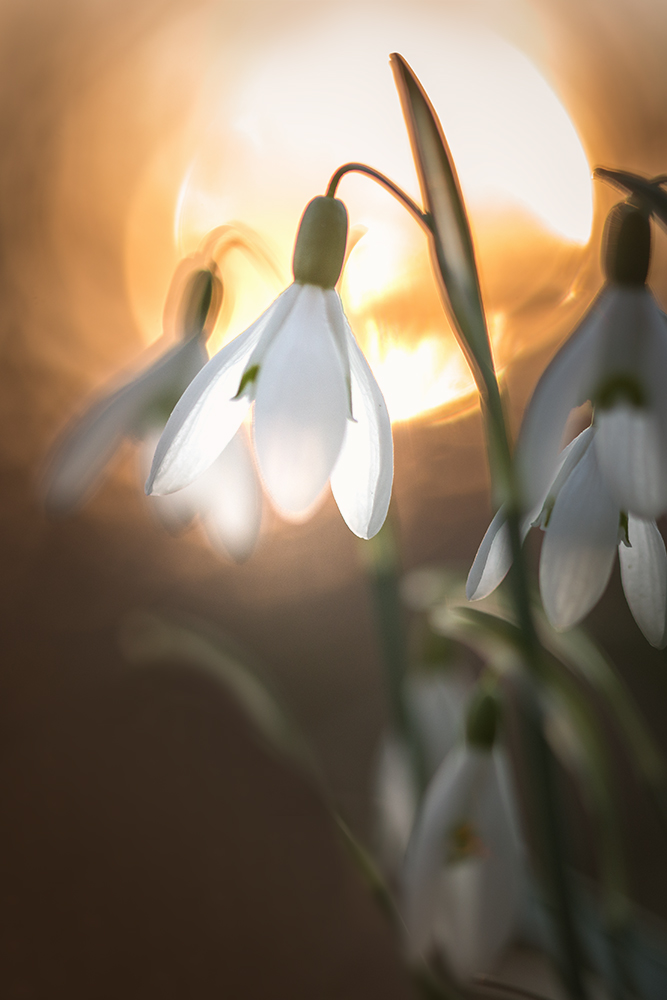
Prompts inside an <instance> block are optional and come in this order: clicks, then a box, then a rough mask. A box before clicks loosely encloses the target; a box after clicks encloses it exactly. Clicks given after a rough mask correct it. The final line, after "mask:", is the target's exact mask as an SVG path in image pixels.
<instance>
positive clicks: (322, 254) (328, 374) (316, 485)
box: [146, 197, 393, 538]
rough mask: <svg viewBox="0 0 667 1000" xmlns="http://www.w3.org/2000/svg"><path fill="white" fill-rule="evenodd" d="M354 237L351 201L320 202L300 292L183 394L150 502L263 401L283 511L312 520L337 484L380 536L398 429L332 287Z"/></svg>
mask: <svg viewBox="0 0 667 1000" xmlns="http://www.w3.org/2000/svg"><path fill="white" fill-rule="evenodd" d="M346 238H347V212H346V209H345V206H344V205H343V203H342V202H341V201H339V200H338V199H335V198H331V197H320V198H315V199H313V201H311V202H310V204H309V205H308V206H307V207H306V210H305V212H304V214H303V217H302V219H301V224H300V227H299V233H298V236H297V240H296V245H295V249H294V258H293V272H294V283H293V284H292V285H290V287H289V288H287V289H286V290H285V291H284V292H283V293H282V294H281V295H280V296H279V297H278V299H276V301H275V302H274V303H273V304H272V305H271V306H270V307H269V308H268V309H267V310H266V312H265V313H264V314H263V315H262V316H260V318H259V319H258V320H257V321H256V322H255V323H253V325H252V326H251V327H249V328H248V329H247V330H246V331H245V333H242V334H241V335H240V336H239V337H237V338H236V339H235V340H233V341H232V342H231V343H230V344H228V345H227V346H226V347H224V348H223V349H222V350H221V351H220V352H219V353H218V354H217V355H216V356H215V357H214V358H212V359H211V361H209V363H208V364H207V365H206V367H205V368H204V369H203V370H202V371H201V373H200V374H199V375H198V376H197V378H195V379H194V381H193V382H192V384H191V385H190V386H189V387H188V389H187V390H186V391H185V393H184V394H183V397H182V398H181V400H180V401H179V403H178V404H177V406H176V407H175V409H174V411H173V413H172V415H171V417H170V418H169V421H168V423H167V426H166V428H165V430H164V433H163V435H162V438H161V440H160V443H159V445H158V448H157V450H156V453H155V459H154V462H153V468H152V470H151V473H150V476H149V478H148V482H147V484H146V491H147V493H153V494H165V493H171V492H173V491H174V490H179V489H182V488H183V487H185V486H187V485H188V484H189V483H191V482H192V481H193V480H195V479H196V478H197V477H198V476H199V475H201V474H202V473H203V472H204V471H205V470H206V469H207V468H208V467H209V466H210V465H211V464H212V462H213V461H214V460H215V459H216V457H217V456H218V455H219V454H220V452H221V451H222V449H223V448H224V447H225V446H226V445H227V443H228V442H229V441H230V440H231V438H232V437H233V435H234V434H235V433H236V431H237V429H238V427H239V426H240V424H241V422H242V421H243V419H244V417H245V416H246V414H247V412H248V410H249V408H250V406H251V405H252V404H253V403H254V445H255V454H256V457H257V462H258V466H259V470H260V473H261V476H262V479H263V481H264V485H265V487H266V489H267V491H268V493H269V495H270V497H271V499H272V501H273V503H274V504H275V506H276V508H277V509H278V510H279V512H281V513H282V514H283V515H285V516H287V517H293V518H294V517H300V516H303V515H304V514H306V513H307V512H308V511H309V510H310V509H311V508H312V507H313V505H314V504H315V503H316V501H317V500H318V498H319V497H320V495H321V493H322V491H323V489H324V488H325V486H326V484H327V481H328V480H330V481H331V489H332V492H333V495H334V498H335V500H336V503H337V504H338V507H339V509H340V511H341V514H342V515H343V518H344V519H345V521H346V522H347V524H348V526H349V527H350V528H351V529H352V531H353V532H354V533H355V534H357V535H359V536H360V537H362V538H370V537H372V536H373V535H374V534H375V533H376V532H377V531H378V530H379V529H380V527H381V526H382V523H383V522H384V519H385V516H386V513H387V508H388V505H389V499H390V496H391V486H392V479H393V451H392V436H391V425H390V421H389V416H388V413H387V408H386V405H385V402H384V399H383V397H382V393H381V392H380V389H379V387H378V385H377V383H376V381H375V379H374V377H373V375H372V373H371V371H370V368H369V367H368V364H367V363H366V360H365V358H364V356H363V354H362V353H361V351H360V349H359V347H358V345H357V343H356V341H355V339H354V336H353V334H352V331H351V330H350V327H349V326H348V323H347V320H346V318H345V315H344V313H343V309H342V306H341V302H340V299H339V297H338V294H337V292H336V291H335V288H334V286H335V284H336V282H337V280H338V277H339V275H340V271H341V268H342V264H343V259H344V253H345V242H346Z"/></svg>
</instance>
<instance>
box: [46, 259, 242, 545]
mask: <svg viewBox="0 0 667 1000" xmlns="http://www.w3.org/2000/svg"><path fill="white" fill-rule="evenodd" d="M198 263H200V262H199V261H198V260H197V259H195V260H194V261H193V260H188V261H186V262H183V264H182V265H181V267H179V269H178V270H177V272H176V275H175V276H174V280H173V281H172V287H171V289H170V292H169V296H168V306H169V302H170V300H173V299H174V297H177V298H178V299H180V302H179V305H180V308H179V310H178V315H177V319H176V325H177V331H178V334H179V335H180V340H179V342H178V343H177V344H176V345H175V346H174V347H172V348H171V349H170V350H168V351H167V352H166V353H165V354H163V355H161V356H160V357H158V358H157V360H155V361H154V362H153V363H152V364H150V365H149V366H148V367H147V368H145V370H143V371H142V372H140V374H139V375H137V376H136V377H135V378H133V379H132V380H131V381H129V382H127V383H125V384H124V385H122V386H120V388H117V389H115V390H112V391H111V392H109V393H107V394H106V395H104V396H103V397H102V398H101V399H99V400H98V401H97V402H96V403H94V404H93V405H92V406H91V407H89V409H88V410H87V411H86V412H85V413H84V414H83V415H82V416H81V417H79V418H78V419H77V420H75V421H74V422H73V423H72V424H71V425H70V427H69V428H67V429H66V430H65V433H64V434H63V435H62V437H61V440H60V441H59V443H58V445H57V447H56V449H55V451H54V453H53V455H52V456H51V459H50V463H49V467H48V469H47V472H46V477H45V479H46V482H45V503H46V507H47V510H50V511H51V512H53V513H65V512H67V511H71V510H73V509H75V508H77V507H78V506H80V505H81V504H82V503H83V502H84V501H85V500H86V499H87V498H88V497H89V495H90V493H91V492H92V490H93V488H94V487H95V485H96V484H97V483H98V481H99V479H100V478H101V476H102V474H103V472H104V469H105V468H106V466H107V464H108V463H109V461H110V460H111V458H112V457H113V455H114V453H115V452H116V450H117V448H118V447H119V445H120V444H121V442H122V440H123V438H125V437H130V438H135V439H139V440H143V442H144V447H145V448H150V447H151V445H154V443H155V441H156V440H157V437H158V436H159V433H160V431H161V430H162V429H163V427H164V424H165V422H166V420H167V417H168V416H169V413H170V412H171V410H172V408H173V406H174V405H175V403H176V401H177V400H178V398H179V397H180V395H181V394H182V392H183V390H184V389H185V388H186V387H187V386H188V385H189V383H190V382H191V381H192V379H193V378H194V377H195V375H196V374H197V373H198V372H199V371H200V370H201V369H202V368H203V366H204V365H205V364H206V362H207V360H208V353H207V351H206V340H207V339H208V337H209V336H210V334H211V332H212V329H213V327H214V325H215V321H216V318H217V315H218V311H219V308H220V304H221V299H222V284H221V282H220V279H219V277H218V273H217V267H216V266H215V264H214V263H213V262H212V261H210V260H207V261H206V262H205V263H204V264H202V266H201V267H198V266H196V265H197V264H198ZM184 271H186V272H189V273H188V280H187V281H186V283H185V288H183V272H184ZM167 313H168V309H166V310H165V315H167ZM151 456H152V452H151ZM155 512H156V513H157V515H158V517H159V518H160V519H161V520H162V521H163V523H164V524H165V525H166V526H167V527H170V528H175V527H177V526H178V527H183V526H185V525H186V524H187V523H188V522H189V521H190V520H192V518H193V517H194V516H195V514H196V513H199V514H202V515H203V517H204V519H205V521H206V526H207V530H208V533H209V536H211V537H212V539H214V540H218V541H220V542H221V543H222V545H223V547H224V548H225V549H226V551H227V552H229V554H230V555H232V556H233V557H234V558H236V559H239V560H240V559H243V558H247V556H248V555H249V554H250V551H252V548H253V547H254V543H255V540H256V538H257V534H258V531H259V523H260V518H261V503H260V487H259V483H258V481H257V477H256V474H255V472H254V467H253V463H252V456H251V454H250V451H249V448H248V445H247V444H246V443H245V437H244V436H243V435H242V434H239V435H237V437H236V439H235V440H234V441H233V442H232V443H231V444H230V446H229V449H227V450H226V454H223V455H222V456H220V459H219V461H218V463H217V466H216V468H215V469H214V470H212V471H211V475H210V477H209V480H208V482H206V483H203V484H201V486H200V487H199V488H198V490H196V491H191V492H190V493H189V494H186V495H184V496H181V497H179V498H178V499H177V498H172V503H171V504H170V505H169V506H167V505H166V504H163V505H161V506H158V508H157V510H156V511H155Z"/></svg>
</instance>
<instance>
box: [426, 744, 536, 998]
mask: <svg viewBox="0 0 667 1000" xmlns="http://www.w3.org/2000/svg"><path fill="white" fill-rule="evenodd" d="M491 758H492V772H491V775H490V776H489V779H488V780H486V781H485V783H484V786H483V789H482V790H481V793H480V794H479V795H477V796H476V797H475V798H476V800H475V802H474V804H473V807H472V811H471V816H470V819H471V825H472V829H473V830H474V832H475V834H476V835H477V836H478V837H479V841H480V845H479V853H478V855H477V856H476V857H470V858H468V859H467V860H464V861H460V862H458V863H456V864H450V865H443V866H441V868H440V872H439V875H438V899H437V904H436V910H435V920H434V929H433V934H434V938H435V942H436V944H437V945H438V946H439V947H440V948H441V949H442V951H443V952H444V954H445V957H446V959H447V964H448V966H449V967H450V968H451V969H452V971H453V972H454V973H455V974H456V975H457V976H458V977H459V979H461V980H464V981H465V980H469V979H471V978H472V977H473V976H474V975H476V974H478V973H481V972H488V971H490V970H491V969H493V967H494V966H495V965H496V964H497V962H498V958H499V956H500V953H501V952H502V951H503V949H504V948H505V947H506V946H507V945H508V943H509V941H510V939H511V938H512V937H513V935H514V934H515V933H516V930H517V925H518V922H519V919H520V917H521V915H522V913H521V911H522V908H523V905H524V903H525V888H526V874H525V871H524V857H523V852H522V850H521V848H520V846H519V844H518V843H517V840H516V831H515V824H514V817H513V816H512V815H510V813H509V811H508V808H507V801H506V800H505V796H504V794H503V789H502V788H501V769H502V761H501V758H500V756H499V752H498V751H494V753H493V755H491ZM503 777H504V776H503Z"/></svg>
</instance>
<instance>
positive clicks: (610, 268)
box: [602, 202, 651, 287]
mask: <svg viewBox="0 0 667 1000" xmlns="http://www.w3.org/2000/svg"><path fill="white" fill-rule="evenodd" d="M602 248H603V249H602V267H603V270H604V273H605V276H606V278H607V281H610V282H612V283H613V284H615V285H630V286H640V287H641V286H642V285H644V283H645V282H646V276H647V274H648V267H649V263H650V260H651V224H650V221H649V217H648V215H647V213H646V212H645V211H643V210H642V209H641V208H638V207H637V206H636V205H632V204H630V203H628V202H625V203H623V204H620V205H614V207H613V208H612V210H611V212H610V213H609V215H608V216H607V221H606V223H605V228H604V236H603V240H602Z"/></svg>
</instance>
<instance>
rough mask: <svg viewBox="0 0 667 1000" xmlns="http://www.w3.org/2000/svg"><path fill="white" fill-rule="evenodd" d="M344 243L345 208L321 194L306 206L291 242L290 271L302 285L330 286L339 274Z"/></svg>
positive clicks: (345, 231)
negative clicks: (294, 240) (292, 255)
mask: <svg viewBox="0 0 667 1000" xmlns="http://www.w3.org/2000/svg"><path fill="white" fill-rule="evenodd" d="M346 242H347V209H346V208H345V205H344V204H343V202H342V201H339V200H338V198H329V197H327V196H326V195H321V196H320V197H318V198H313V200H312V201H311V202H309V203H308V205H306V210H305V212H304V213H303V216H302V217H301V223H300V224H299V232H298V233H297V237H296V243H295V245H294V259H293V261H292V270H293V272H294V280H295V281H298V282H299V284H301V285H319V287H320V288H333V287H334V285H335V284H336V282H337V281H338V279H339V277H340V272H341V271H342V269H343V261H344V259H345V244H346Z"/></svg>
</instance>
